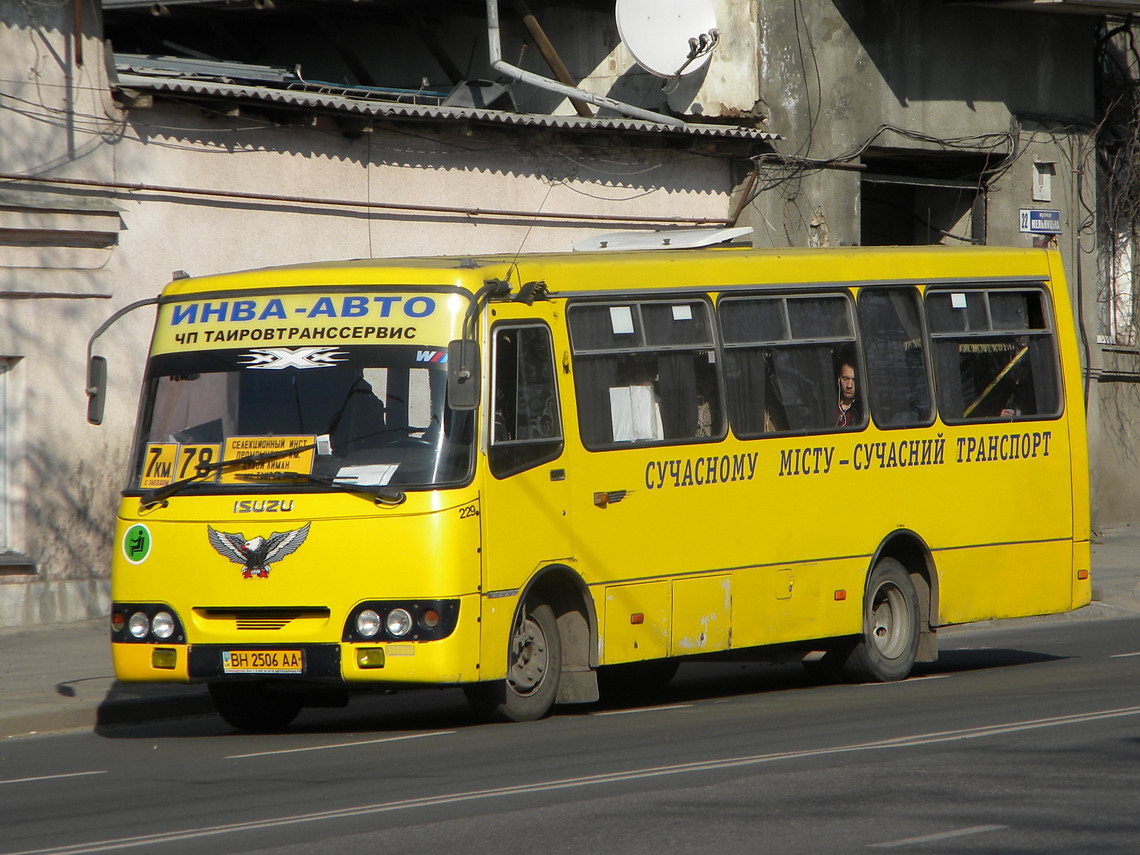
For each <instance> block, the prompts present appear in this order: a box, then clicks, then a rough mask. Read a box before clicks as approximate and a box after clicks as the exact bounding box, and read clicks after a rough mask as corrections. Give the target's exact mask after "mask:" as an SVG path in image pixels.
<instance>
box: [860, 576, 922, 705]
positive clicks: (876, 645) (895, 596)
mask: <svg viewBox="0 0 1140 855" xmlns="http://www.w3.org/2000/svg"><path fill="white" fill-rule="evenodd" d="M918 634H919V608H918V594H916V593H915V590H914V583H913V582H911V581H910V574H909V573H907V571H906V568H905V567H903V565H902V564H900V563H899V562H898V561H896V560H895V559H893V558H884V559H882V560H881V561H879V563H878V564H876V565H875V569H874V570H873V571H872V572H871V580H870V583H869V584H868V585H867V595H866V598H865V599H864V601H863V634H862V636H860V638H859V640H858V641H856V642H855V645H854V647H852V648H851V651H850V652H849V653H848V655H847V657H846V660H845V661H844V663H843V671H844V673H845V674H846V675H847V678H848V679H850V680H853V681H855V682H859V683H887V682H891V681H894V680H902V679H904V678H905V677H906V676H907V675H908V674H910V670H911V668H912V667H914V659H915V654H916V653H917V652H918Z"/></svg>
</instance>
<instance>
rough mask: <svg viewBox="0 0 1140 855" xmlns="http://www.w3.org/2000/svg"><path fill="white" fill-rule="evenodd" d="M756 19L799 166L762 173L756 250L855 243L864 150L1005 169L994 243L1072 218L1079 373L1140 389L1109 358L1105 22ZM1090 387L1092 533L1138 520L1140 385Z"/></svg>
mask: <svg viewBox="0 0 1140 855" xmlns="http://www.w3.org/2000/svg"><path fill="white" fill-rule="evenodd" d="M759 6H760V8H759V22H760V34H759V44H760V64H759V69H760V94H761V98H762V99H763V103H764V107H765V108H766V109H767V111H769V112H770V114H771V119H770V127H771V128H772V130H774V131H776V132H778V133H780V134H781V135H783V136H784V137H785V139H784V141H782V142H781V143H780V144H779V150H780V152H781V153H782V154H785V155H791V156H793V158H792V161H793V162H789V161H786V160H785V161H779V160H776V159H772V158H768V159H764V160H762V162H761V164H760V167H759V169H758V180H757V184H756V188H757V189H758V190H760V191H762V192H759V194H758V195H757V196H756V198H755V201H754V202H753V203H752V204H751V205H749V206H748V208H747V209H746V211H745V213H744V216H743V218H742V222H744V223H747V224H750V225H753V226H754V227H755V229H756V232H755V241H754V242H755V243H756V245H757V246H776V247H778V246H814V245H828V244H830V245H854V244H858V243H859V242H860V222H861V215H862V213H863V212H862V211H861V207H860V205H861V182H862V177H863V175H864V173H863V172H861V171H859V167H860V166H862V165H863V164H864V163H865V158H864V157H863V154H862V153H863V152H864V151H865V150H868V149H869V150H871V151H874V150H879V151H882V150H891V151H892V152H894V153H906V152H907V151H911V152H923V151H925V152H943V151H944V152H958V153H968V152H974V153H979V154H981V153H984V152H985V151H987V150H992V151H993V152H994V153H995V154H1004V155H1007V157H1006V159H1005V162H1004V164H1003V165H1002V167H1001V169H1000V170H999V171H997V172H996V173H994V174H993V175H991V176H990V177H989V179H988V184H989V188H990V189H989V191H988V193H987V194H986V216H985V223H984V234H985V241H986V242H987V243H989V244H993V245H1007V246H1032V245H1033V236H1032V235H1029V234H1023V233H1021V232H1020V230H1019V218H1018V214H1019V210H1020V209H1022V208H1053V209H1058V210H1060V212H1061V220H1062V229H1063V231H1062V233H1061V234H1060V235H1058V236H1057V237H1056V242H1055V245H1056V246H1057V247H1058V248H1059V249H1060V251H1061V254H1062V259H1063V262H1064V266H1065V274H1066V277H1067V279H1068V284H1069V289H1070V293H1071V296H1072V298H1073V302H1074V306H1075V307H1076V310H1077V312H1078V323H1079V324H1080V325H1081V327H1082V335H1081V336H1080V339H1081V341H1082V352H1081V361H1082V364H1083V365H1084V366H1085V367H1086V369H1087V370H1088V373H1090V374H1091V375H1092V376H1093V377H1095V376H1097V375H1098V374H1100V373H1101V372H1102V371H1104V372H1113V371H1121V372H1124V373H1125V374H1131V375H1135V376H1137V377H1140V356H1137V354H1136V351H1135V348H1124V349H1113V348H1108V349H1107V350H1106V349H1105V348H1103V347H1101V346H1099V345H1098V344H1097V334H1098V332H1099V331H1100V330H1099V328H1098V324H1097V316H1098V311H1099V309H1100V308H1101V307H1100V306H1099V305H1098V296H1097V295H1098V292H1099V291H1102V290H1103V288H1102V286H1103V282H1104V277H1105V273H1104V269H1103V268H1104V266H1105V265H1104V260H1103V254H1102V253H1101V251H1100V245H1101V243H1102V229H1101V224H1100V222H1099V220H1098V213H1097V212H1098V208H1099V204H1100V201H1099V189H1098V175H1097V169H1098V166H1097V159H1096V139H1095V136H1094V121H1095V116H1096V113H1097V104H1096V103H1095V92H1094V83H1095V73H1096V66H1095V56H1094V48H1095V39H1096V26H1097V23H1098V21H1097V19H1096V18H1095V17H1093V16H1086V15H1065V14H1047V13H1040V12H1014V11H996V10H989V9H984V8H982V7H981V6H979V5H971V4H943V3H933V2H913V0H866V1H865V2H864V0H831V2H827V3H812V4H806V3H781V2H776V0H764V2H761V3H760V4H759ZM1039 162H1047V163H1053V164H1054V165H1055V167H1054V168H1055V173H1056V174H1055V175H1054V176H1053V178H1052V191H1053V195H1052V199H1051V200H1050V201H1039V200H1034V199H1033V187H1034V181H1035V177H1036V172H1037V167H1036V166H1035V164H1036V163H1039ZM852 167H855V168H852ZM968 236H972V235H968ZM941 242H943V243H948V244H953V243H955V241H954V240H951V239H944V240H942V241H941ZM1085 386H1086V388H1085V389H1083V390H1082V392H1085V393H1086V395H1087V399H1088V405H1087V408H1088V423H1089V439H1090V458H1091V459H1090V467H1091V475H1092V487H1093V522H1094V526H1096V527H1103V526H1109V525H1116V524H1120V523H1122V522H1128V521H1134V520H1135V519H1136V508H1137V507H1140V460H1138V455H1137V452H1136V450H1135V449H1136V440H1137V438H1138V437H1137V430H1136V428H1135V427H1134V425H1135V424H1136V423H1137V421H1138V418H1137V417H1138V416H1140V385H1138V384H1136V383H1109V382H1101V383H1098V382H1095V380H1086V384H1085Z"/></svg>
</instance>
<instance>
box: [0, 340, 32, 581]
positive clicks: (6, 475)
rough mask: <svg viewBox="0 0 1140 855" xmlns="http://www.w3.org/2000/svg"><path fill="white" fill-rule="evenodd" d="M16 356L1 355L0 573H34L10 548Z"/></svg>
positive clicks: (17, 486)
mask: <svg viewBox="0 0 1140 855" xmlns="http://www.w3.org/2000/svg"><path fill="white" fill-rule="evenodd" d="M19 362H20V360H19V358H18V357H6V356H0V575H12V574H23V573H35V572H36V565H35V561H34V560H33V559H31V558H29V557H28V556H26V555H23V554H21V553H19V552H17V551H16V550H15V549H13V548H12V546H13V543H14V542H16V541H17V540H18V539H19V533H18V531H17V530H16V528H17V526H16V525H15V517H16V513H17V509H16V503H17V502H18V501H20V500H21V498H22V486H23V485H22V484H21V479H20V477H19V474H18V473H19V460H20V425H19V424H18V423H17V422H18V418H19V414H20V411H21V407H20V401H19V397H20V390H19V388H18V384H17V383H16V382H15V381H16V377H17V372H16V370H15V369H16V367H17V365H18V364H19Z"/></svg>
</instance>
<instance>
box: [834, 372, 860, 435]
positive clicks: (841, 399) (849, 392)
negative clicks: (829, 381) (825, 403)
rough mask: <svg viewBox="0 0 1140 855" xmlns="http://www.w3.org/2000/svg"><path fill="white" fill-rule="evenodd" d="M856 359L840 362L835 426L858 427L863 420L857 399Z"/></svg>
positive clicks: (837, 377)
mask: <svg viewBox="0 0 1140 855" xmlns="http://www.w3.org/2000/svg"><path fill="white" fill-rule="evenodd" d="M854 361H855V360H853V359H844V360H842V361H841V362H840V363H839V371H838V372H837V373H836V384H837V385H838V387H839V396H838V399H837V401H836V404H835V426H836V427H843V428H845V427H857V426H858V425H859V424H860V423H861V422H862V421H863V419H862V416H861V414H860V411H859V402H858V401H857V400H856V399H855V365H854V364H853V363H854Z"/></svg>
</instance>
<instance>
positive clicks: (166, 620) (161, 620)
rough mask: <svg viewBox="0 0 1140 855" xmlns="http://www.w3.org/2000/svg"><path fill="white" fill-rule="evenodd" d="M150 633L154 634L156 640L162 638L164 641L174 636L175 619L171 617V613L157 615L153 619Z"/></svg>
mask: <svg viewBox="0 0 1140 855" xmlns="http://www.w3.org/2000/svg"><path fill="white" fill-rule="evenodd" d="M150 631H151V632H153V633H154V637H155V638H161V639H163V640H164V641H165V640H166V639H168V638H170V636H172V635H174V618H173V617H171V616H170V612H159V613H158V614H156V615H155V616H154V617H153V618H152V619H151V622H150Z"/></svg>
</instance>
